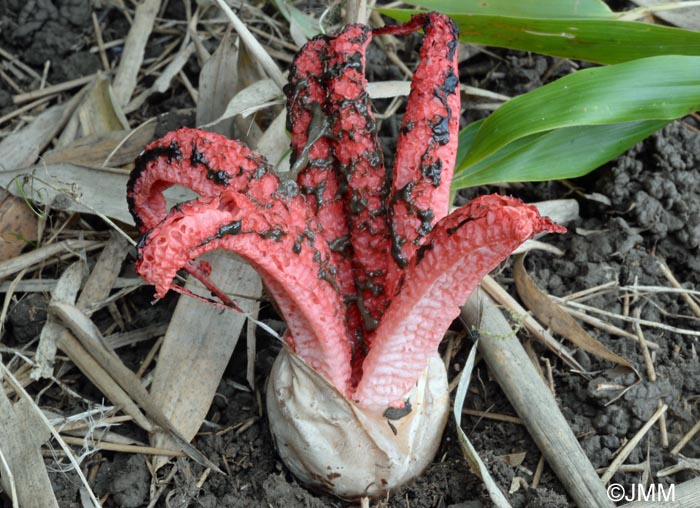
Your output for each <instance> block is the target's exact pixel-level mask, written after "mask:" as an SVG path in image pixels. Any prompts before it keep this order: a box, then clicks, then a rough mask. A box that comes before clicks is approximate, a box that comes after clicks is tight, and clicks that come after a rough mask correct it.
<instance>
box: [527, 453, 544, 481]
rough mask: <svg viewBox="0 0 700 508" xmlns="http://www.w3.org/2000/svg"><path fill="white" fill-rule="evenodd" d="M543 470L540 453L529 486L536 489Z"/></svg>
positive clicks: (542, 456)
mask: <svg viewBox="0 0 700 508" xmlns="http://www.w3.org/2000/svg"><path fill="white" fill-rule="evenodd" d="M543 471H544V455H540V460H538V461H537V468H536V469H535V474H534V475H532V483H531V484H530V486H531V487H532V488H533V489H536V488H537V487H539V485H540V479H541V478H542V472H543Z"/></svg>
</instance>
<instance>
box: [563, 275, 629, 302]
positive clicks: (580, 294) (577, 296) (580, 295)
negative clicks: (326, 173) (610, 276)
mask: <svg viewBox="0 0 700 508" xmlns="http://www.w3.org/2000/svg"><path fill="white" fill-rule="evenodd" d="M617 287H618V282H617V281H616V280H611V281H610V282H606V283H605V284H600V285H598V286H593V287H591V288H586V289H582V290H581V291H576V292H575V293H569V294H568V295H566V296H564V297H562V301H563V302H570V301H572V300H576V301H578V300H584V299H586V297H593V296H598V294H605V293H608V292H609V291H608V290H611V289H613V288H617Z"/></svg>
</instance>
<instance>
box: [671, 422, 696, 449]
mask: <svg viewBox="0 0 700 508" xmlns="http://www.w3.org/2000/svg"><path fill="white" fill-rule="evenodd" d="M698 432H700V420H698V422H697V423H696V424H695V425H693V427H692V428H691V429H690V430H689V431H688V432H687V433H686V434H685V436H683V437H682V438H681V440H680V441H678V444H676V446H674V447H673V449H672V450H671V455H678V454H679V453H680V451H681V450H682V449H683V448H684V447H685V445H687V444H688V442H689V441H690V440H691V439H693V437H695V434H697V433H698Z"/></svg>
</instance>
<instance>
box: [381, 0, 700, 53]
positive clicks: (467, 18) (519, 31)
mask: <svg viewBox="0 0 700 508" xmlns="http://www.w3.org/2000/svg"><path fill="white" fill-rule="evenodd" d="M523 3H525V2H523ZM533 3H534V2H533ZM379 11H380V12H382V13H383V14H386V15H388V16H391V17H393V18H395V19H397V20H399V21H406V20H407V19H409V18H410V16H411V15H412V14H416V13H417V12H418V11H415V10H403V9H379ZM447 14H448V15H449V16H450V17H452V18H453V19H454V20H455V22H456V23H457V26H458V27H459V32H460V39H461V40H463V41H466V42H471V43H475V44H483V45H486V46H500V47H504V48H511V49H519V50H523V51H534V52H536V53H542V54H545V55H552V56H559V57H562V58H573V59H577V60H587V61H590V62H597V63H602V64H615V63H620V62H626V61H629V60H635V59H638V58H646V57H650V56H657V55H700V32H693V31H690V30H683V29H680V28H671V27H665V26H659V25H651V24H648V23H637V22H633V21H619V20H614V19H537V18H517V17H508V16H491V15H481V14H453V13H449V12H448V13H447Z"/></svg>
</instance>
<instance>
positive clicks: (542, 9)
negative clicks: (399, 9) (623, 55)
mask: <svg viewBox="0 0 700 508" xmlns="http://www.w3.org/2000/svg"><path fill="white" fill-rule="evenodd" d="M404 3H405V4H409V5H416V6H420V7H425V8H426V9H428V10H431V11H440V12H451V13H455V14H485V15H488V16H511V17H516V18H611V17H613V16H615V13H614V12H612V11H611V10H610V8H609V7H608V6H607V5H606V4H605V2H603V1H601V0H537V1H534V2H533V1H529V2H528V1H523V0H489V1H488V2H484V0H422V1H421V0H409V1H404Z"/></svg>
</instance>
